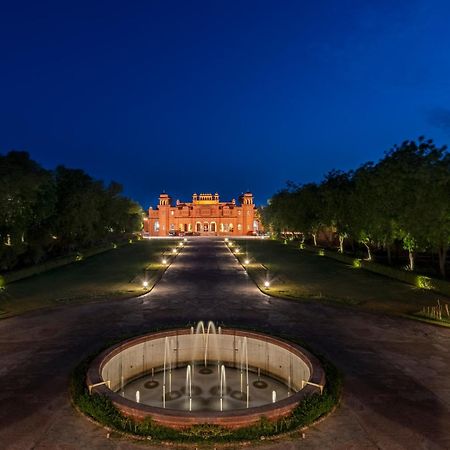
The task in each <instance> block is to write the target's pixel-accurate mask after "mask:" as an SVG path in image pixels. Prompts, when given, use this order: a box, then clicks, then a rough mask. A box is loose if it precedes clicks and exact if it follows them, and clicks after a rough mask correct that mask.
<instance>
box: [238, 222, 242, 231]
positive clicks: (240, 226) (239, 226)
mask: <svg viewBox="0 0 450 450" xmlns="http://www.w3.org/2000/svg"><path fill="white" fill-rule="evenodd" d="M241 230H242V225H241V224H240V223H238V231H241Z"/></svg>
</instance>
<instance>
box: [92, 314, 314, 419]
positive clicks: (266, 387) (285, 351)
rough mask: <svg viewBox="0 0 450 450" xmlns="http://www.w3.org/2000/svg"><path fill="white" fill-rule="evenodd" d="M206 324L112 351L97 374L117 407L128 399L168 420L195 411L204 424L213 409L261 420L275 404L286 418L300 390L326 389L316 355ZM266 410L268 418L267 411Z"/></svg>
mask: <svg viewBox="0 0 450 450" xmlns="http://www.w3.org/2000/svg"><path fill="white" fill-rule="evenodd" d="M205 323H206V322H199V323H198V324H197V325H196V326H194V327H189V328H187V329H178V330H172V331H169V332H160V333H153V334H149V335H147V336H141V337H139V338H134V339H131V340H129V341H126V342H125V343H122V344H120V346H118V347H116V348H115V349H114V351H112V350H109V353H108V351H106V352H105V354H104V356H102V359H101V365H99V366H97V367H98V369H95V370H97V371H98V372H97V373H99V374H100V375H98V376H99V377H101V378H100V380H109V382H110V385H111V388H110V389H111V391H110V392H111V395H117V397H115V398H114V402H115V403H116V404H120V400H118V399H122V401H123V397H125V399H127V400H128V401H129V400H132V401H133V402H135V404H138V403H139V404H140V405H145V407H146V408H152V407H155V408H161V404H162V407H163V408H164V409H168V410H170V411H169V413H170V414H169V416H170V417H174V414H175V413H174V411H179V412H180V413H182V412H183V411H184V412H190V413H191V414H194V416H195V417H197V416H201V417H202V420H203V422H200V423H205V422H206V423H212V422H210V420H211V421H215V420H216V419H215V418H214V417H216V416H214V415H208V412H209V411H216V412H217V411H220V412H221V415H220V417H231V415H233V416H234V415H236V414H238V415H240V417H244V416H245V413H244V412H243V411H246V410H247V409H248V413H247V414H248V418H246V419H245V420H248V421H251V420H257V419H254V418H255V417H256V416H255V415H254V411H257V410H258V408H259V407H261V408H267V407H268V405H273V404H275V405H274V406H273V408H275V409H277V408H280V414H285V413H286V411H287V409H286V403H283V405H284V406H281V404H280V401H281V400H287V399H288V398H289V400H290V402H291V403H290V404H292V405H295V404H298V401H299V400H298V398H301V395H303V394H301V392H303V391H305V392H306V391H308V390H311V389H314V388H313V387H312V386H318V387H320V386H322V383H323V379H322V378H321V376H323V375H321V374H323V371H321V369H320V365H319V366H317V364H316V363H314V364H316V365H313V363H311V359H313V357H312V355H309V354H308V353H307V352H306V351H305V350H303V349H301V348H300V347H298V346H295V344H290V343H287V342H285V341H279V340H277V339H275V338H273V337H269V336H266V335H263V334H260V333H256V332H244V331H241V330H237V329H226V328H225V329H223V328H222V327H217V328H216V326H215V324H214V323H213V322H211V321H210V322H207V324H206V325H205ZM117 349H119V351H118V350H117ZM305 355H307V356H305ZM216 367H217V370H216ZM312 367H314V369H312ZM317 367H318V368H317ZM92 370H94V369H92ZM313 370H314V372H313ZM316 371H317V374H318V375H315V373H316ZM150 374H151V380H150ZM313 375H314V376H313ZM90 379H91V378H89V380H90ZM96 382H98V381H97V380H96V381H94V382H93V383H96ZM159 385H161V388H159ZM156 387H158V388H157V389H155V388H156ZM105 389H106V388H105ZM161 390H162V392H161ZM161 394H162V395H161ZM122 395H123V397H122ZM161 397H162V401H161ZM296 402H297V403H296ZM277 405H280V406H279V407H278V406H277ZM271 407H272V406H271ZM292 407H294V406H292ZM136 408H139V407H138V406H136ZM125 411H126V410H125ZM161 411H162V409H160V410H159V412H158V414H162V415H164V414H163V413H161ZM261 411H262V412H261V414H263V415H264V414H265V413H264V411H266V409H265V410H261ZM281 411H283V412H281ZM250 412H251V414H250ZM222 414H223V415H222ZM180 417H181V416H180ZM251 417H253V418H252V419H251ZM205 418H206V419H205ZM217 420H219V419H217ZM230 421H231V419H230ZM180 423H181V422H180ZM247 423H250V422H247Z"/></svg>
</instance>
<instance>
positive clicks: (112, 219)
mask: <svg viewBox="0 0 450 450" xmlns="http://www.w3.org/2000/svg"><path fill="white" fill-rule="evenodd" d="M121 193H122V186H121V185H120V184H118V183H115V182H112V183H111V184H110V185H109V186H105V185H104V184H103V182H102V181H99V180H95V179H93V178H92V177H90V176H89V175H88V174H86V173H85V172H83V171H82V170H79V169H68V168H66V167H63V166H58V167H57V168H56V169H55V170H46V169H44V168H42V167H41V166H40V165H39V164H38V163H37V162H35V161H33V160H32V159H30V156H29V154H28V153H27V152H20V151H11V152H9V153H8V154H6V155H0V270H10V269H13V268H16V267H21V266H24V265H30V264H35V263H38V262H41V261H43V260H46V259H48V258H50V257H54V256H61V255H66V254H68V253H71V252H74V251H77V250H79V249H82V248H88V247H92V246H96V245H102V244H104V243H105V244H106V243H107V242H112V241H114V240H115V239H117V238H118V237H120V236H123V235H124V234H126V233H132V232H134V231H138V230H140V229H141V223H142V210H141V207H140V206H139V205H138V204H137V203H135V202H133V201H132V200H130V199H129V198H127V197H124V196H123V195H122V194H121Z"/></svg>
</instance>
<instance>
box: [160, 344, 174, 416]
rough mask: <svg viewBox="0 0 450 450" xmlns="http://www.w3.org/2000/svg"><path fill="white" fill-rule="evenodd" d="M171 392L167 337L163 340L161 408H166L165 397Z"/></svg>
mask: <svg viewBox="0 0 450 450" xmlns="http://www.w3.org/2000/svg"><path fill="white" fill-rule="evenodd" d="M167 367H169V377H168V378H169V391H167V387H166V378H167V377H166V372H167ZM171 392H172V354H171V351H170V340H169V338H168V337H166V338H165V339H164V366H163V385H162V401H163V408H165V407H166V396H167V395H168V394H169V395H170V393H171Z"/></svg>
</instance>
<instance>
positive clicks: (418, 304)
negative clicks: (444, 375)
mask: <svg viewBox="0 0 450 450" xmlns="http://www.w3.org/2000/svg"><path fill="white" fill-rule="evenodd" d="M235 242H236V244H237V245H239V247H240V248H241V250H242V251H243V253H241V254H240V260H241V261H244V259H245V252H246V250H247V251H248V256H249V257H250V258H251V264H250V265H249V266H248V272H249V274H250V275H251V276H252V278H253V279H254V280H255V281H256V282H257V284H258V285H259V286H261V287H262V286H263V283H264V280H265V277H266V269H265V268H264V267H262V266H261V264H262V265H263V266H265V267H266V268H267V269H268V277H269V279H270V283H271V284H270V288H269V291H268V293H270V294H271V295H274V296H279V297H284V298H297V299H314V300H319V301H327V302H334V303H341V304H347V305H351V306H358V307H363V308H366V309H370V310H375V311H378V312H386V313H394V314H414V313H417V312H418V311H419V310H420V309H422V307H424V306H435V305H436V303H437V300H438V299H440V301H441V303H448V304H450V299H448V298H446V297H444V296H442V295H440V294H437V293H433V292H431V291H425V290H421V289H419V288H416V287H414V286H412V285H408V284H405V283H402V282H399V281H396V280H393V279H391V278H387V277H383V276H381V275H377V274H374V273H371V272H368V271H366V270H363V269H358V268H354V267H352V266H350V265H347V264H344V263H341V262H338V261H335V260H333V259H331V258H327V257H324V256H319V255H317V254H314V253H311V252H308V251H306V250H298V249H297V248H294V247H293V246H291V245H283V244H281V243H280V242H277V241H272V240H259V239H245V240H236V241H235Z"/></svg>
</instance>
